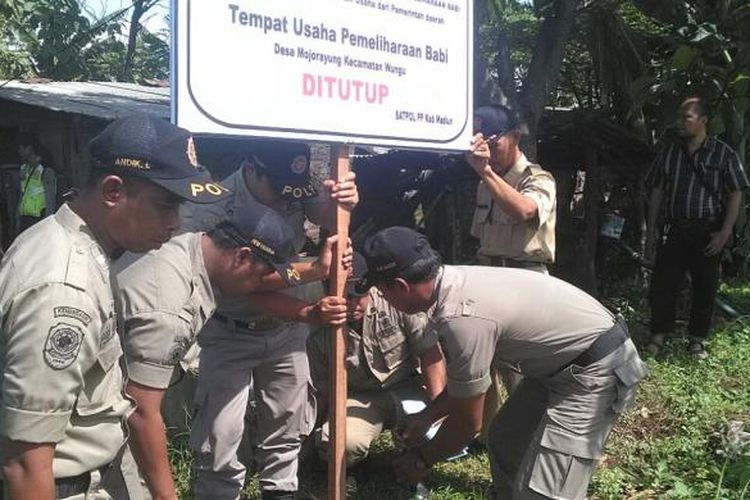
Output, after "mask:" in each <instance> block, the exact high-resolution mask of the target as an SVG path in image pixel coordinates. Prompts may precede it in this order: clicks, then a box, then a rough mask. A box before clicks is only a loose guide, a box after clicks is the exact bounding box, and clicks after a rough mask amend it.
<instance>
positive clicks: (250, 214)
mask: <svg viewBox="0 0 750 500" xmlns="http://www.w3.org/2000/svg"><path fill="white" fill-rule="evenodd" d="M219 226H221V227H223V228H224V230H225V231H227V232H228V233H229V234H230V236H231V237H232V239H233V240H235V243H237V244H239V245H241V246H243V247H248V248H249V249H250V251H252V252H253V255H255V256H256V257H259V258H261V259H262V260H263V261H264V262H266V263H267V264H268V265H270V266H271V267H273V268H274V269H275V270H276V272H278V273H279V275H280V276H281V277H282V279H283V280H284V281H285V282H286V283H287V284H288V285H289V286H297V285H300V284H301V283H302V280H301V277H300V275H299V272H298V271H297V270H296V269H294V268H293V267H292V262H293V261H294V260H295V258H296V256H297V252H296V250H295V248H294V231H293V230H292V228H291V226H290V225H289V224H288V223H287V222H286V220H284V218H283V217H281V216H280V215H279V214H278V213H276V212H275V211H274V210H272V209H270V208H268V207H266V206H265V205H261V204H260V203H250V204H249V205H246V206H243V207H242V209H241V210H235V211H234V212H233V213H232V215H231V216H230V217H229V218H228V219H226V220H224V221H222V222H220V223H219Z"/></svg>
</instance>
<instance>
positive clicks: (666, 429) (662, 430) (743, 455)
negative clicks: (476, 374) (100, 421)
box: [171, 283, 750, 500]
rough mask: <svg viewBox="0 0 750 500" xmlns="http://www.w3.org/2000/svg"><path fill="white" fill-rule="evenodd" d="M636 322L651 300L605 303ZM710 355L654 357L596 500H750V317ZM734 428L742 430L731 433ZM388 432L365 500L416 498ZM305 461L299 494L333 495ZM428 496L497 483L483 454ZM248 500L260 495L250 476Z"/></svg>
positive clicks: (366, 478) (718, 337)
mask: <svg viewBox="0 0 750 500" xmlns="http://www.w3.org/2000/svg"><path fill="white" fill-rule="evenodd" d="M721 294H722V295H723V296H724V297H725V298H727V300H728V301H729V302H730V303H731V304H732V305H733V306H734V307H735V308H737V309H739V310H741V311H745V312H747V313H750V286H748V285H743V284H736V283H735V284H732V285H724V286H723V287H722V290H721ZM607 302H608V305H609V306H610V307H612V308H614V309H618V310H619V311H620V312H622V313H623V314H624V315H625V316H626V317H627V319H628V322H629V324H630V325H631V330H632V333H633V337H634V338H635V340H636V342H642V341H643V340H644V338H645V335H646V329H645V324H646V323H645V314H644V311H645V306H646V304H645V301H644V299H643V297H642V296H641V295H640V293H639V292H638V291H633V290H629V291H621V292H619V293H618V294H616V296H614V297H613V298H611V299H610V300H608V301H607ZM709 349H710V352H711V357H710V358H709V359H708V360H704V361H700V362H699V361H695V360H693V359H691V358H690V357H689V356H687V355H686V353H685V344H684V341H683V340H682V339H679V338H677V339H672V340H671V341H670V342H669V343H668V345H667V348H666V349H665V352H664V353H663V355H660V356H659V357H658V358H647V362H648V365H649V368H650V370H651V375H650V377H649V378H648V379H647V380H646V381H644V382H643V383H642V384H641V386H640V390H639V394H638V398H637V400H636V404H635V405H634V407H633V408H632V409H631V411H630V412H629V413H627V414H626V415H625V416H624V418H623V419H622V420H621V421H620V422H619V424H618V425H617V426H616V428H615V430H614V431H613V435H612V436H611V438H610V439H609V441H608V443H607V448H606V456H605V458H604V460H603V461H602V463H601V465H600V466H599V468H598V470H597V472H596V474H595V476H594V478H593V481H592V484H591V487H590V490H589V493H590V498H591V499H592V500H593V499H596V500H604V499H607V500H615V499H618V500H619V499H662V498H668V499H715V500H744V499H747V500H750V443H748V441H750V439H749V438H750V435H747V434H742V433H741V432H737V431H739V430H741V426H744V429H745V430H746V431H750V319H747V320H745V319H739V320H736V321H734V322H731V323H724V324H720V325H717V327H716V330H715V335H714V337H713V339H712V341H711V344H710V347H709ZM730 429H733V430H734V433H732V432H730ZM171 452H172V458H173V466H174V468H175V474H176V476H177V481H178V487H179V488H180V493H181V498H190V496H189V493H187V492H188V485H189V464H190V454H189V452H188V450H187V446H186V443H185V438H184V436H182V437H181V436H177V437H176V438H174V439H173V440H172V450H171ZM395 453H396V452H395V450H394V448H393V445H392V442H391V440H390V436H389V434H388V433H385V434H384V435H383V436H382V437H381V439H379V440H378V442H377V443H376V445H375V447H374V449H373V451H372V454H371V456H370V457H369V458H368V460H367V462H366V463H365V464H364V465H363V466H362V467H361V469H360V470H358V471H357V472H356V474H355V476H356V478H357V486H358V487H357V490H356V494H355V495H353V498H357V499H363V500H367V499H372V500H382V499H392V500H396V499H400V498H408V497H409V495H410V494H409V491H408V490H406V489H405V488H403V487H401V486H399V485H398V484H397V483H396V482H395V479H394V476H393V474H392V473H391V470H390V467H389V463H390V460H391V459H392V458H393V456H394V454H395ZM311 463H312V460H307V461H306V463H304V464H303V466H302V470H301V473H300V477H301V488H300V490H301V493H303V495H301V496H303V497H306V498H311V499H313V498H314V499H323V498H326V473H325V471H322V470H318V469H316V467H315V466H313V465H311ZM427 485H428V486H429V488H430V490H431V494H430V498H431V499H435V500H458V499H481V498H483V494H484V492H485V490H486V489H487V488H488V487H489V485H490V476H489V464H488V459H487V455H486V454H485V453H484V452H481V451H478V452H475V453H473V454H471V455H470V456H469V457H466V458H464V459H461V460H458V461H455V462H450V463H444V464H440V465H438V466H436V467H435V469H434V471H433V472H432V474H431V475H430V476H429V479H428V481H427ZM243 498H248V499H251V498H259V493H258V487H257V483H256V482H255V481H254V480H253V479H250V480H249V481H248V484H247V485H246V487H245V492H244V496H243Z"/></svg>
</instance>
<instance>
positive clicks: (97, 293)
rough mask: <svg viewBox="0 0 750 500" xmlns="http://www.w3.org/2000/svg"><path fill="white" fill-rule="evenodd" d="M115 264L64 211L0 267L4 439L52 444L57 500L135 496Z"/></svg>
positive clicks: (0, 432)
mask: <svg viewBox="0 0 750 500" xmlns="http://www.w3.org/2000/svg"><path fill="white" fill-rule="evenodd" d="M109 265H110V260H109V257H108V256H107V255H106V254H105V253H104V251H103V249H102V247H101V246H100V245H99V243H98V242H97V240H96V239H95V237H94V235H93V234H92V232H91V231H90V229H89V228H88V226H87V225H86V223H85V222H84V221H83V220H82V219H81V218H80V217H79V216H78V215H77V214H76V213H74V212H73V211H72V210H71V209H70V208H69V207H68V206H67V205H63V206H62V207H61V208H60V209H59V210H58V211H57V213H55V215H54V216H52V217H49V218H47V219H45V220H43V221H41V222H40V223H38V224H36V225H35V226H34V227H32V228H30V229H29V230H27V231H26V232H24V233H23V234H22V235H21V236H20V237H19V238H18V239H17V240H16V241H15V242H14V244H13V245H12V246H11V248H10V249H9V251H8V253H7V254H6V256H5V257H4V259H3V262H2V266H1V267H0V318H1V319H0V321H2V325H3V328H2V331H1V332H0V354H1V355H0V368H1V369H2V371H1V372H0V387H1V390H0V437H1V438H2V439H8V440H14V441H23V442H29V443H54V444H55V452H54V459H53V464H52V469H53V474H54V477H55V478H56V484H57V488H58V489H57V494H58V496H65V497H70V498H108V496H107V495H111V496H112V497H114V498H128V492H127V490H130V495H131V496H130V498H137V494H136V492H137V491H138V489H137V484H138V479H137V475H133V474H132V473H133V472H134V469H133V468H132V459H131V458H130V457H129V456H127V457H125V458H124V459H122V454H123V453H124V451H123V450H124V445H125V439H126V432H125V420H126V418H127V416H128V414H129V413H130V412H131V411H132V409H133V404H132V403H131V401H130V400H129V399H127V398H126V397H125V395H124V392H123V372H122V371H121V369H120V365H119V361H120V357H121V354H122V349H121V346H120V339H119V336H118V334H117V319H116V315H115V305H114V300H113V295H112V289H111V286H110V269H109ZM121 463H125V464H126V466H127V470H126V471H125V470H124V469H125V468H122V467H121ZM121 469H123V470H121ZM78 476H80V477H78ZM81 484H84V486H83V487H82V488H83V491H78V490H80V489H81ZM134 487H135V489H133V488H134ZM72 492H76V493H72Z"/></svg>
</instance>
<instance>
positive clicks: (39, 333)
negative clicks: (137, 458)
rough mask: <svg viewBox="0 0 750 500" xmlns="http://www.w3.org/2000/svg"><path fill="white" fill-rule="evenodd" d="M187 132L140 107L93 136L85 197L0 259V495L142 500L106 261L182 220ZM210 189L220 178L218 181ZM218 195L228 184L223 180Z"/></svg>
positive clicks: (190, 167)
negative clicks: (130, 449)
mask: <svg viewBox="0 0 750 500" xmlns="http://www.w3.org/2000/svg"><path fill="white" fill-rule="evenodd" d="M191 143H192V141H191V138H190V135H189V134H188V133H187V132H186V131H184V130H182V129H178V128H176V127H174V126H173V125H171V124H170V123H168V122H165V121H163V120H160V119H155V118H151V117H149V116H146V115H135V116H132V117H129V118H124V119H121V120H117V121H115V122H113V123H112V124H110V125H109V126H108V127H107V128H106V129H105V130H104V131H103V132H102V133H101V134H100V135H98V136H97V137H96V138H94V140H93V141H92V142H91V144H90V150H91V155H92V157H93V158H94V159H95V160H94V170H93V173H92V176H91V179H90V181H89V182H88V184H87V185H86V186H85V187H84V189H83V190H82V192H81V194H80V196H79V197H78V198H77V199H76V200H74V201H72V202H70V203H68V204H65V205H63V206H62V207H61V208H60V209H59V210H58V211H57V212H56V213H55V214H54V215H53V216H52V217H48V218H46V219H44V220H43V221H41V222H39V223H38V224H36V225H35V226H34V227H32V228H30V229H28V230H27V231H25V232H24V233H23V234H22V235H21V236H20V237H19V238H18V239H17V240H16V241H15V242H14V244H13V245H12V246H11V248H10V249H9V251H8V253H7V254H6V255H5V257H4V259H3V261H2V265H1V266H0V321H1V322H2V325H3V328H2V331H0V352H2V353H3V355H2V358H1V359H0V368H1V371H0V374H1V375H0V387H1V388H2V389H1V391H0V463H1V464H2V476H3V477H2V485H0V493H2V494H0V497H3V498H5V499H6V500H8V499H34V500H37V499H39V500H45V499H52V498H75V499H100V498H101V499H104V498H115V499H127V498H136V499H137V498H140V496H139V485H138V478H137V474H135V473H134V472H135V469H134V467H133V464H132V458H131V457H130V456H129V455H128V454H127V453H126V450H125V446H124V444H125V438H126V431H125V418H126V417H127V415H128V414H129V413H130V412H131V411H132V409H133V405H132V403H131V401H130V400H129V399H128V398H126V397H125V395H124V393H123V373H122V371H121V369H120V365H119V361H120V356H121V354H122V350H121V347H120V339H119V335H118V318H117V316H116V312H115V306H114V300H113V294H112V289H111V285H110V259H111V258H112V257H113V256H116V255H118V254H119V253H121V252H122V250H125V249H127V250H132V251H141V252H142V251H147V250H150V249H153V248H157V247H159V246H160V245H161V244H162V243H163V242H165V241H167V240H168V239H169V237H170V236H171V233H172V232H173V231H175V230H176V229H177V227H178V224H179V218H178V207H179V203H180V202H181V201H182V200H184V199H191V200H193V201H199V202H211V201H214V200H215V199H218V198H219V197H220V196H214V195H210V194H205V195H201V196H193V193H192V191H191V189H190V186H191V184H196V185H202V186H205V185H208V184H209V183H211V181H210V179H209V178H208V177H207V176H205V175H204V174H203V173H201V172H200V171H199V170H197V168H196V167H197V165H196V164H195V163H192V162H191V160H190V154H189V152H190V144H191ZM212 186H214V185H213V184H212ZM216 187H217V189H218V192H220V193H221V192H223V189H222V188H219V187H218V185H216Z"/></svg>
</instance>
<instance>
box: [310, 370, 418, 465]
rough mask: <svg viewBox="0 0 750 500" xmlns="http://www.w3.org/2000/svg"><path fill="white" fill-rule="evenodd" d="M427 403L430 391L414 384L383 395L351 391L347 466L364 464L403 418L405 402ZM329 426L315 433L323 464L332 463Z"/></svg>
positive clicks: (347, 428)
mask: <svg viewBox="0 0 750 500" xmlns="http://www.w3.org/2000/svg"><path fill="white" fill-rule="evenodd" d="M403 399H417V400H421V401H425V402H426V401H427V393H426V391H425V390H424V389H423V388H422V387H420V386H419V383H418V382H416V381H414V382H410V383H409V384H406V385H402V386H400V387H399V388H398V389H393V390H386V389H383V390H381V391H377V390H374V391H356V392H355V391H351V392H350V394H349V397H348V398H347V400H346V453H345V457H346V466H347V467H352V466H354V465H357V464H358V463H360V462H361V461H362V460H364V459H365V458H366V457H367V455H368V453H369V452H370V445H371V444H372V442H373V441H375V440H376V439H377V438H378V436H380V434H381V433H382V432H383V430H384V429H387V428H391V427H392V426H393V425H395V424H396V423H397V422H398V420H399V418H401V415H402V412H401V408H400V405H401V401H402V400H403ZM328 436H329V427H328V422H326V423H325V424H323V426H322V427H321V428H320V429H318V431H317V432H316V433H315V447H316V449H317V451H318V455H319V456H320V458H322V459H323V460H328V443H329V438H328Z"/></svg>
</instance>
